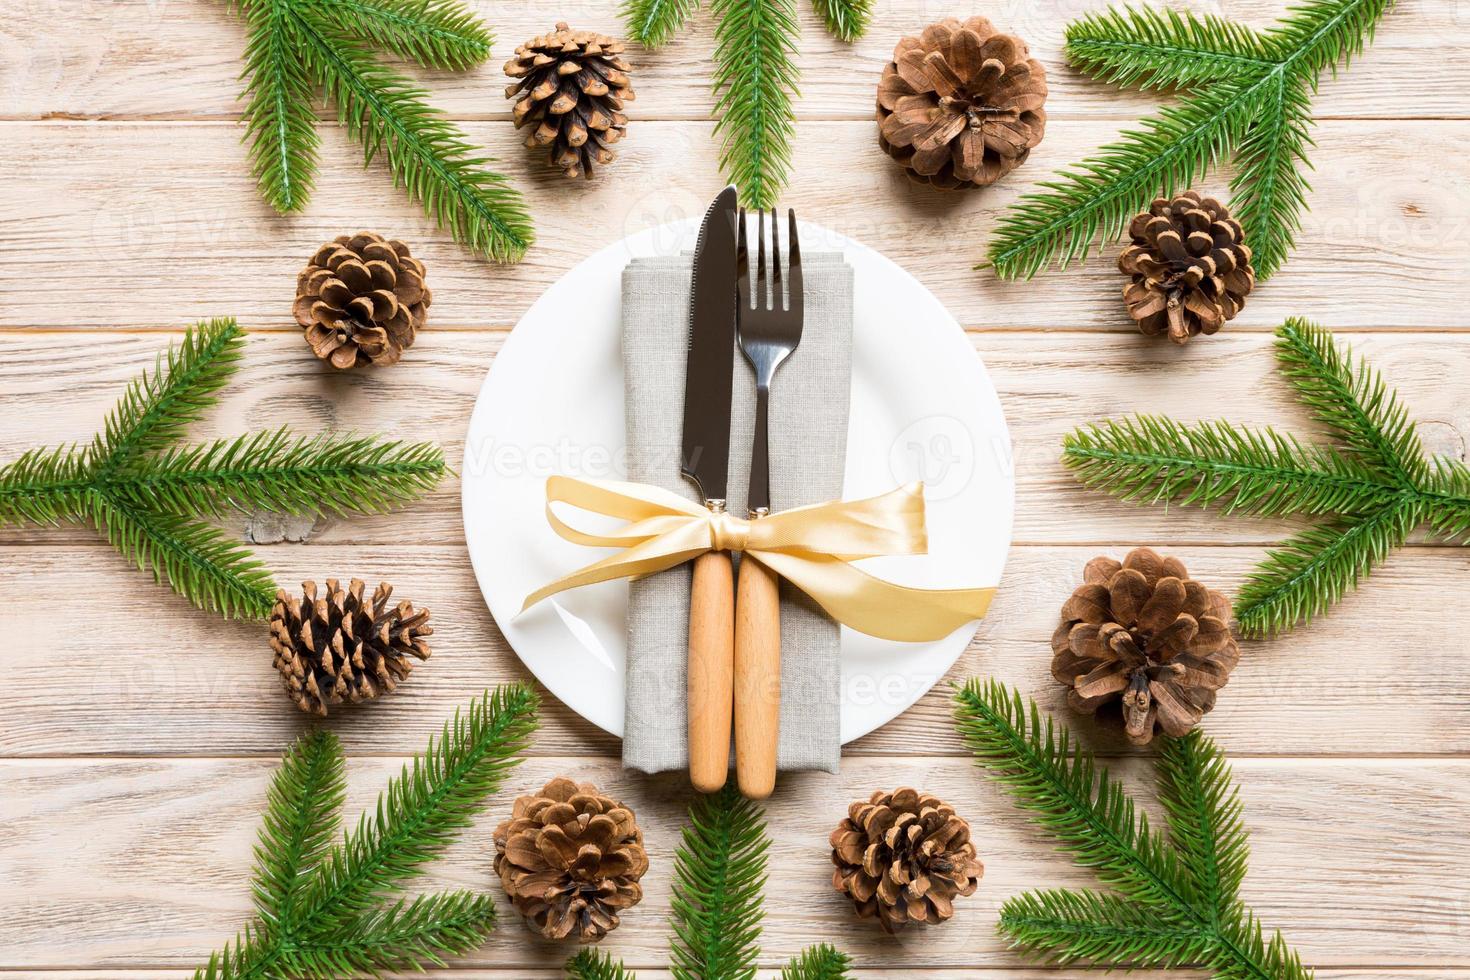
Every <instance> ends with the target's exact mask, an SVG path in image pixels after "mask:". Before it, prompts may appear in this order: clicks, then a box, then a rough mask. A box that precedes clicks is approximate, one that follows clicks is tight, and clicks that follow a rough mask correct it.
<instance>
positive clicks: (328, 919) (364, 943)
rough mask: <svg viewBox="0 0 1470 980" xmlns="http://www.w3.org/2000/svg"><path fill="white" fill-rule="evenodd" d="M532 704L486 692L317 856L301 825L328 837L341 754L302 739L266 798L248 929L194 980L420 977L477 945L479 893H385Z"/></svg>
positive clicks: (519, 691)
mask: <svg viewBox="0 0 1470 980" xmlns="http://www.w3.org/2000/svg"><path fill="white" fill-rule="evenodd" d="M536 707H537V700H536V695H535V694H534V693H532V692H531V690H530V689H529V688H526V687H524V686H521V685H512V686H509V687H503V688H499V689H496V690H494V691H486V692H485V693H484V695H483V696H482V697H481V698H480V699H479V700H477V701H473V702H471V703H470V706H469V708H468V710H467V711H465V712H464V713H460V712H456V713H455V716H454V718H453V720H452V721H450V722H447V723H446V724H445V726H444V730H443V732H442V734H441V736H440V738H439V739H438V740H437V741H434V740H430V742H429V746H428V748H427V749H426V750H425V752H424V753H423V754H422V755H420V756H418V757H416V758H415V759H414V760H413V762H412V763H410V764H409V765H407V766H405V767H404V769H403V773H402V775H400V776H398V777H396V778H394V779H391V780H389V782H388V786H387V789H385V790H384V792H383V794H382V795H381V796H379V798H378V804H377V807H376V808H375V809H374V810H371V811H369V812H368V813H365V814H364V815H363V816H362V817H361V818H360V819H359V821H358V824H357V827H356V829H355V830H354V831H352V832H350V833H348V834H347V835H346V837H344V838H343V839H342V840H341V841H340V842H339V843H337V844H335V845H333V846H332V847H331V848H330V849H324V848H323V842H322V841H321V840H319V838H320V837H321V836H322V830H321V827H320V826H319V825H311V826H307V823H308V820H309V819H312V818H315V819H317V820H320V821H321V822H322V823H324V824H326V825H328V826H330V827H331V832H330V834H328V835H327V836H331V835H334V834H335V821H336V820H337V816H336V815H337V814H338V813H339V811H340V804H341V797H342V790H341V773H340V768H341V764H342V759H341V747H340V746H339V745H338V744H337V742H336V740H335V739H334V738H332V737H331V736H330V735H326V734H325V733H309V734H307V735H304V736H302V738H301V739H300V740H298V742H297V743H296V745H294V746H293V747H292V748H291V749H290V750H288V752H287V754H286V758H285V760H284V761H283V763H282V771H281V772H279V773H278V774H277V776H276V778H275V779H274V780H273V782H272V785H271V790H270V792H269V793H268V794H267V800H266V807H267V816H266V822H265V824H266V825H265V827H264V828H263V829H262V832H261V845H260V847H258V848H257V849H256V863H257V867H256V870H255V874H254V881H255V885H254V886H253V891H254V892H255V896H256V902H257V905H258V907H259V909H260V918H259V920H258V921H257V922H253V923H250V924H249V925H247V926H246V927H245V930H244V931H243V932H242V933H241V934H240V936H239V937H237V938H236V939H235V940H234V941H232V942H230V943H229V944H227V945H226V946H225V948H224V949H223V950H220V951H218V952H216V953H214V954H212V955H211V956H210V958H209V960H208V961H207V963H206V964H205V965H204V966H202V967H200V968H199V970H198V971H196V972H195V974H194V976H195V980H267V978H270V980H297V978H301V980H306V978H317V977H345V976H354V975H362V974H369V975H378V974H380V973H381V972H383V971H388V970H422V969H424V968H425V967H429V966H443V965H445V963H446V961H447V960H448V958H449V957H453V956H459V955H463V954H464V953H466V952H469V951H470V950H472V949H475V948H477V947H478V946H480V945H481V944H482V943H483V942H484V940H485V936H486V935H487V934H488V933H489V931H490V930H491V928H493V926H494V923H495V907H494V903H493V901H492V900H491V898H490V896H488V895H476V894H472V893H469V892H446V893H439V894H432V895H423V896H419V897H417V898H414V899H411V900H409V899H405V898H402V897H399V896H398V895H397V893H398V891H399V890H400V888H401V886H402V885H403V884H404V882H405V881H406V880H407V879H408V878H410V877H412V876H413V875H414V874H415V873H417V872H418V871H420V870H422V868H423V866H424V865H426V864H427V863H429V862H430V861H433V860H434V859H435V858H437V857H438V856H439V854H440V853H442V851H443V849H444V848H445V847H446V846H448V845H449V844H450V843H451V842H452V841H453V840H455V839H456V838H457V837H458V835H459V834H460V832H461V831H463V830H464V829H465V828H466V827H467V826H468V825H469V823H470V820H471V818H472V817H473V815H474V814H475V813H476V812H478V810H479V809H480V808H481V807H482V806H483V805H484V802H485V800H486V799H487V798H488V797H489V795H490V794H491V793H493V792H494V791H495V790H496V789H497V788H498V787H499V785H500V783H501V781H502V779H503V777H504V776H505V774H506V772H507V771H508V770H509V769H510V768H511V767H513V766H515V765H516V764H517V763H518V761H519V760H518V759H516V758H515V755H516V754H517V753H518V752H520V751H522V750H523V749H524V748H525V745H526V741H527V738H528V737H529V736H530V733H531V731H532V730H533V729H534V728H535V724H536V720H535V713H536ZM316 793H319V794H321V796H320V798H313V794H316ZM328 814H330V815H328ZM279 899H284V900H279Z"/></svg>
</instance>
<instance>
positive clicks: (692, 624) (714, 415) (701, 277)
mask: <svg viewBox="0 0 1470 980" xmlns="http://www.w3.org/2000/svg"><path fill="white" fill-rule="evenodd" d="M735 205H736V191H735V187H734V186H733V185H732V186H730V187H726V188H725V189H724V190H722V191H720V193H719V195H718V196H717V197H716V198H715V199H714V201H713V202H712V203H711V204H710V206H709V210H707V211H706V212H705V215H704V222H703V224H701V225H700V228H699V241H698V244H697V245H696V246H695V251H694V271H693V273H692V274H691V278H690V284H689V292H690V296H689V355H688V358H689V359H688V365H687V368H686V372H685V376H684V441H683V446H682V450H681V452H682V459H681V463H680V467H681V471H682V473H683V474H684V476H686V477H688V478H689V479H690V480H692V481H693V482H694V485H695V486H696V487H698V488H699V495H700V497H701V498H702V499H703V501H704V505H705V506H706V507H708V508H709V509H710V511H711V512H713V513H721V512H723V511H724V509H725V492H726V483H727V481H728V476H729V468H730V393H731V387H732V384H733V382H732V371H733V370H734V366H735ZM734 669H735V581H734V574H733V568H732V565H731V559H730V554H729V552H723V551H711V552H707V553H705V554H703V555H700V556H699V557H698V558H696V559H695V560H694V582H693V586H692V588H691V590H690V595H689V704H688V711H689V781H690V782H691V783H693V784H694V788H695V789H697V790H699V791H700V792H701V793H713V792H714V791H715V790H717V789H719V788H720V787H721V786H723V785H725V779H726V778H727V775H728V773H729V766H730V723H731V712H732V710H733V705H734Z"/></svg>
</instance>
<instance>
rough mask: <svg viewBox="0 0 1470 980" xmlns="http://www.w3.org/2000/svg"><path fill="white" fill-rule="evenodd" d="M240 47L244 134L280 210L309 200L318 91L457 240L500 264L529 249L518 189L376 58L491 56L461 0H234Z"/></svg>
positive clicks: (434, 63)
mask: <svg viewBox="0 0 1470 980" xmlns="http://www.w3.org/2000/svg"><path fill="white" fill-rule="evenodd" d="M239 6H240V8H241V10H242V12H243V13H244V15H245V20H246V23H247V26H248V27H249V31H250V35H249V42H248V44H247V46H246V51H245V74H246V75H247V76H248V77H249V81H248V83H247V84H246V88H245V96H246V99H247V108H246V111H245V120H246V132H245V139H246V141H247V142H248V143H249V144H250V156H251V162H252V166H253V168H254V171H255V174H256V178H257V180H258V181H259V184H260V188H261V192H262V194H263V195H264V196H265V198H266V200H267V201H269V202H270V203H271V205H272V206H273V207H275V208H276V209H277V210H278V211H281V212H283V213H284V212H288V211H299V210H300V209H302V208H303V207H305V206H306V202H307V199H308V197H309V195H310V193H311V185H312V182H313V180H314V178H315V174H316V165H317V147H318V137H317V133H316V128H315V127H316V116H315V111H314V108H315V107H314V101H315V95H316V92H317V91H318V90H321V91H324V92H325V93H326V96H327V98H328V99H329V100H331V101H333V102H335V103H336V106H337V115H338V119H339V121H340V122H341V123H342V125H344V126H345V127H347V129H348V130H349V131H350V132H351V133H352V134H353V136H354V137H355V138H356V139H357V140H358V141H359V142H360V143H362V145H363V150H364V162H365V163H366V162H371V161H372V159H373V158H374V157H376V156H377V155H378V153H379V152H382V153H384V155H385V156H386V158H387V162H388V168H389V170H390V171H391V172H392V174H393V180H394V183H395V184H400V185H402V186H403V187H404V189H405V190H407V191H408V193H409V195H410V196H411V197H413V198H415V199H416V200H418V201H419V202H420V203H422V204H423V206H424V212H425V213H426V214H427V215H429V217H431V218H432V219H434V221H435V222H437V223H438V224H439V226H440V227H443V228H446V229H448V230H449V232H450V234H452V235H453V236H454V238H455V240H456V241H458V242H460V243H461V244H463V245H465V246H466V247H468V248H469V249H471V250H473V251H475V252H477V253H478V254H480V255H483V256H485V257H486V258H489V259H493V260H495V261H497V262H514V261H516V260H518V259H519V258H521V256H522V255H524V254H525V252H526V249H527V248H528V247H530V245H531V242H532V239H533V235H532V231H531V220H530V216H529V215H528V214H527V212H526V206H525V201H524V200H523V199H522V197H521V195H520V193H519V192H518V191H516V190H515V189H514V188H513V187H511V186H510V185H509V184H508V183H507V182H506V179H505V177H504V176H502V175H500V174H498V173H495V172H493V171H491V170H488V169H486V164H487V163H488V162H489V160H488V159H487V158H484V157H480V156H477V155H476V152H477V151H476V150H475V149H474V148H473V147H472V146H471V145H470V143H469V141H468V140H467V139H466V138H465V136H464V134H463V133H461V132H460V131H459V129H458V128H456V127H455V126H454V125H453V124H452V123H451V122H450V121H449V120H448V119H447V118H446V117H445V116H444V115H443V114H442V113H440V112H439V111H438V110H436V109H434V108H433V107H431V106H430V105H429V104H428V102H427V97H426V95H425V93H424V92H422V91H420V90H419V89H417V88H415V87H414V86H413V85H411V84H410V83H409V81H408V79H407V78H405V77H404V76H403V75H401V74H400V73H399V72H397V71H394V70H393V69H390V68H388V67H387V66H385V65H383V64H380V63H379V62H378V61H377V60H375V58H374V56H373V54H372V50H371V49H374V48H377V49H382V50H385V51H388V52H390V53H392V54H395V55H397V56H398V57H400V58H404V59H407V60H409V61H413V62H417V63H418V64H420V65H423V66H424V67H426V68H433V69H441V70H464V69H467V68H471V67H473V66H475V65H478V64H480V63H482V62H484V61H485V59H486V58H488V57H489V56H490V44H491V37H490V33H489V31H487V30H486V29H485V27H484V26H483V25H482V24H481V23H480V21H479V20H478V19H477V18H476V17H475V16H474V15H473V14H472V13H471V12H470V11H469V10H468V9H467V8H466V7H465V6H463V4H461V3H460V2H459V0H239Z"/></svg>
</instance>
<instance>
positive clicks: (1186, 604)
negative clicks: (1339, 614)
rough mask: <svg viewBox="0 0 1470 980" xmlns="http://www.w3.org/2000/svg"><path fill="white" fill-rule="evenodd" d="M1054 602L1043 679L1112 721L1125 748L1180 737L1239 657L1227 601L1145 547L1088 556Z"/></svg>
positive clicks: (1075, 705) (1205, 709)
mask: <svg viewBox="0 0 1470 980" xmlns="http://www.w3.org/2000/svg"><path fill="white" fill-rule="evenodd" d="M1083 580H1084V584H1083V585H1082V586H1081V587H1080V588H1078V589H1077V591H1076V592H1074V593H1072V597H1071V598H1070V599H1068V600H1067V603H1066V605H1064V606H1063V607H1062V622H1061V625H1060V626H1058V627H1057V631H1056V633H1055V634H1054V635H1053V636H1052V640H1051V648H1052V653H1053V654H1054V656H1053V658H1052V662H1051V672H1052V676H1053V677H1055V678H1056V679H1057V680H1058V681H1060V682H1061V683H1063V684H1065V685H1066V686H1067V701H1068V703H1070V704H1071V705H1072V707H1073V708H1076V709H1077V710H1078V711H1084V712H1089V713H1095V714H1096V715H1097V717H1098V719H1099V720H1100V721H1103V722H1104V723H1106V724H1110V725H1113V726H1115V727H1121V728H1122V729H1123V730H1124V731H1125V732H1126V733H1127V735H1128V740H1129V741H1131V742H1133V743H1134V744H1135V745H1147V744H1148V743H1149V742H1150V741H1152V740H1153V737H1154V735H1155V733H1157V732H1160V731H1162V732H1163V733H1164V734H1166V735H1175V736H1178V735H1185V734H1187V733H1188V732H1189V730H1190V729H1191V728H1193V727H1194V726H1195V725H1196V724H1198V723H1199V720H1200V718H1202V717H1203V716H1204V715H1205V714H1206V713H1207V712H1208V711H1209V710H1210V709H1211V708H1213V707H1214V706H1215V692H1216V691H1218V690H1219V689H1220V688H1222V687H1224V686H1225V684H1226V682H1227V681H1229V680H1230V672H1231V671H1232V670H1234V669H1235V665H1236V664H1237V663H1239V662H1240V645H1239V644H1238V643H1237V642H1236V640H1235V636H1234V635H1233V634H1232V633H1231V631H1230V625H1229V624H1230V603H1229V602H1228V601H1227V600H1226V598H1225V597H1224V596H1223V595H1221V594H1220V593H1218V592H1212V591H1211V590H1209V589H1207V588H1205V587H1204V586H1203V585H1201V584H1200V583H1198V582H1196V581H1195V580H1194V579H1192V578H1190V577H1189V573H1188V572H1186V571H1185V569H1184V565H1183V564H1182V563H1180V561H1179V560H1178V559H1177V558H1162V557H1160V556H1159V555H1158V554H1157V553H1155V552H1153V551H1150V550H1149V549H1148V548H1138V549H1136V550H1134V551H1131V552H1129V554H1128V557H1127V558H1124V559H1123V561H1122V562H1121V563H1120V562H1117V561H1115V560H1113V559H1112V558H1094V559H1093V560H1092V561H1090V562H1088V563H1087V569H1086V571H1085V572H1084V573H1083Z"/></svg>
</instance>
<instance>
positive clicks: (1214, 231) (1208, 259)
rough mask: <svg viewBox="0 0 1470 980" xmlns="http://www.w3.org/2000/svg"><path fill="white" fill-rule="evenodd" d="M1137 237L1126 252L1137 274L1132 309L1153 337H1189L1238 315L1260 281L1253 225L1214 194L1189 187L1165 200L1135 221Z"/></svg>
mask: <svg viewBox="0 0 1470 980" xmlns="http://www.w3.org/2000/svg"><path fill="white" fill-rule="evenodd" d="M1128 234H1129V235H1130V236H1132V238H1133V243H1132V244H1131V245H1129V246H1127V247H1126V248H1124V249H1123V251H1122V252H1121V253H1120V254H1119V255H1118V269H1119V271H1121V272H1124V273H1127V274H1128V275H1129V276H1131V277H1132V281H1131V282H1130V283H1129V284H1128V285H1127V286H1124V287H1123V299H1124V301H1125V302H1126V303H1127V304H1128V313H1129V315H1130V316H1132V317H1133V319H1134V320H1137V321H1138V329H1139V330H1141V331H1142V332H1143V333H1145V334H1148V335H1149V336H1151V337H1156V336H1158V335H1159V334H1161V333H1164V332H1166V331H1167V332H1168V334H1169V339H1170V340H1172V341H1174V342H1175V343H1178V344H1183V343H1186V342H1187V341H1188V340H1189V338H1190V337H1193V336H1195V335H1196V334H1201V333H1204V334H1212V333H1214V332H1215V331H1217V330H1219V329H1220V327H1221V325H1222V324H1224V323H1225V321H1226V320H1231V319H1234V318H1235V314H1237V313H1239V312H1240V309H1241V307H1243V306H1244V305H1245V297H1246V295H1247V294H1248V293H1249V292H1250V291H1251V289H1252V288H1254V286H1255V284H1256V273H1255V270H1253V269H1252V268H1251V250H1250V247H1249V246H1248V245H1246V244H1245V242H1244V240H1243V239H1244V237H1245V230H1244V229H1243V228H1241V226H1240V222H1239V221H1236V220H1235V219H1234V218H1232V217H1230V211H1229V210H1228V209H1226V207H1225V205H1223V204H1221V203H1220V202H1219V201H1217V200H1215V199H1214V198H1213V197H1206V198H1201V197H1200V196H1199V195H1198V194H1197V193H1195V192H1194V191H1185V192H1184V193H1183V194H1180V195H1179V196H1178V197H1176V198H1174V199H1173V200H1170V199H1169V198H1166V197H1161V198H1158V199H1157V200H1155V201H1154V202H1153V204H1152V205H1150V206H1149V209H1148V210H1147V211H1144V212H1143V213H1142V214H1140V215H1138V216H1137V217H1136V218H1134V219H1133V223H1132V224H1130V225H1129V226H1128Z"/></svg>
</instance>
